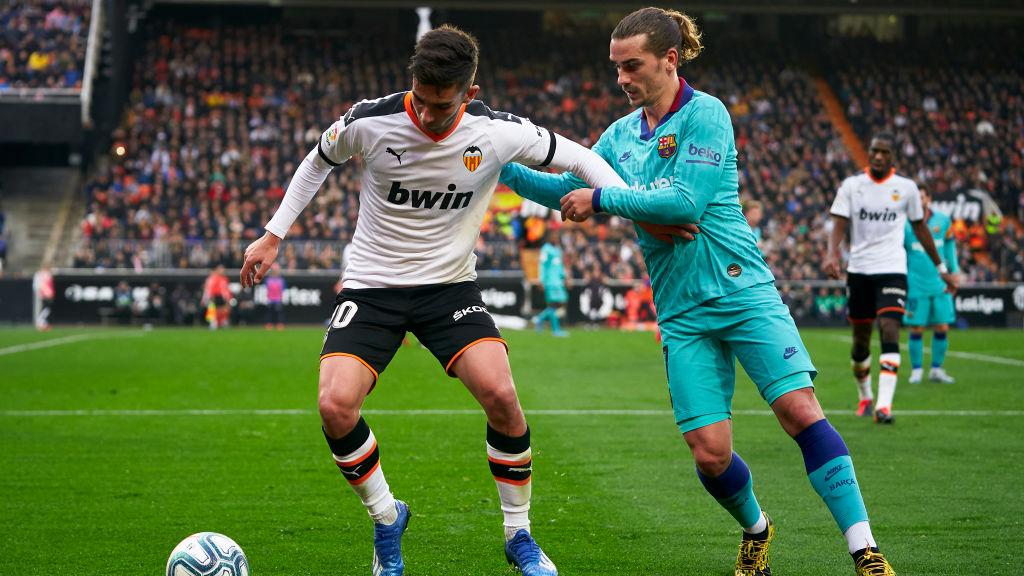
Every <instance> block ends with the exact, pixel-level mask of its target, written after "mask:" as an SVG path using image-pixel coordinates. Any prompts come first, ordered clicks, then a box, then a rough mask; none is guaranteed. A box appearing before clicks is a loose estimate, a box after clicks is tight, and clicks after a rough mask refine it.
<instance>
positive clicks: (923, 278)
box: [903, 211, 960, 298]
mask: <svg viewBox="0 0 1024 576" xmlns="http://www.w3.org/2000/svg"><path fill="white" fill-rule="evenodd" d="M952 228H953V221H952V220H951V219H950V218H949V216H947V215H946V214H943V213H942V212H935V211H932V213H931V217H929V218H928V231H929V232H931V234H932V239H933V240H934V241H935V249H936V250H937V251H938V253H939V256H942V261H943V262H945V263H946V267H947V268H949V271H950V272H959V271H960V266H959V264H958V263H957V257H956V239H955V238H953V230H952ZM903 238H904V239H903V245H904V247H905V248H906V249H907V297H908V298H916V297H919V296H934V295H936V294H942V293H943V292H945V291H946V283H945V282H943V281H942V277H941V276H939V271H938V269H936V268H935V264H934V263H933V262H932V259H931V258H930V257H929V256H928V253H927V252H925V251H924V248H923V247H922V246H921V243H920V242H918V240H917V237H916V236H914V230H913V229H912V228H911V227H910V223H909V222H908V223H907V225H906V227H905V228H904V231H903Z"/></svg>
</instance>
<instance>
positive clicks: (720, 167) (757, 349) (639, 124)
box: [502, 8, 894, 576]
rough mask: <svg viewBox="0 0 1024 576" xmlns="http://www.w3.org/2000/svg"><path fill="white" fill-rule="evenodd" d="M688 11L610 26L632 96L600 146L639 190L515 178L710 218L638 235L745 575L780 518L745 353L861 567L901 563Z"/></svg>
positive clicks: (511, 172) (696, 445) (521, 172)
mask: <svg viewBox="0 0 1024 576" xmlns="http://www.w3.org/2000/svg"><path fill="white" fill-rule="evenodd" d="M701 48H702V46H701V44H700V33H699V32H698V31H697V28H696V26H695V25H694V24H693V22H692V20H690V19H689V17H687V16H685V15H683V14H680V13H678V12H675V11H667V10H662V9H660V8H644V9H642V10H638V11H636V12H633V13H632V14H630V15H628V16H626V17H625V18H623V20H622V21H621V22H619V24H618V25H617V26H616V27H615V30H614V31H613V32H612V40H611V56H610V57H611V60H612V62H613V64H614V65H615V68H616V69H617V71H618V84H619V86H620V87H621V88H622V89H623V91H625V92H626V95H627V96H628V98H629V101H630V104H632V105H633V106H636V107H638V108H640V110H637V111H636V112H633V113H631V114H629V115H627V116H625V117H623V118H621V119H619V120H618V121H616V122H615V123H613V124H612V125H611V126H610V127H609V128H608V129H607V130H606V131H605V132H604V134H602V136H601V138H600V139H599V140H598V142H597V144H595V145H594V151H595V152H597V153H598V154H600V155H601V156H602V157H603V158H604V159H605V160H606V161H607V162H608V163H609V164H610V165H611V166H612V167H613V168H615V169H616V170H617V171H618V173H619V174H620V175H621V176H622V178H623V180H625V181H626V183H627V184H629V185H630V186H632V189H629V188H604V189H596V190H592V189H588V188H582V187H583V186H585V184H583V183H582V181H580V180H579V179H578V178H576V177H574V176H573V175H571V174H562V175H555V174H543V173H539V172H534V171H531V170H529V169H527V168H524V167H522V166H518V165H509V166H507V167H506V168H505V169H504V170H503V171H502V181H503V182H504V183H505V184H508V185H509V186H510V187H511V188H512V189H513V190H515V191H516V192H518V193H520V194H522V195H523V196H526V197H528V198H531V199H533V200H535V201H537V202H539V203H541V204H545V205H547V206H552V207H553V206H555V205H558V206H560V208H561V210H562V216H563V217H564V218H568V219H571V220H574V221H582V220H586V219H587V218H589V217H590V216H592V215H593V214H595V213H598V212H606V213H609V214H616V215H618V216H621V217H624V218H630V219H632V220H633V221H634V222H650V223H654V224H674V223H681V222H688V223H699V228H700V230H699V233H697V234H695V238H694V239H693V240H692V241H687V240H684V239H682V238H677V239H674V240H673V241H672V242H671V243H665V242H661V241H659V240H658V239H657V238H656V237H655V236H653V235H651V234H649V233H648V232H647V231H646V230H645V229H644V228H643V227H642V226H640V225H638V226H637V235H638V237H639V242H640V245H641V248H642V249H643V252H644V260H645V261H646V264H647V269H648V272H649V274H650V276H651V282H652V286H653V288H654V298H655V304H656V307H657V310H658V324H659V326H660V328H661V331H662V336H663V339H664V341H663V343H664V353H665V362H666V367H667V372H668V386H669V391H670V394H671V398H672V404H673V408H674V411H675V418H676V423H677V424H678V426H679V429H680V430H681V431H682V433H683V436H684V438H685V439H686V442H687V444H688V445H689V446H690V449H691V451H692V453H693V457H694V460H695V461H696V464H697V474H698V476H699V478H700V480H701V482H702V483H703V485H704V487H705V488H706V489H707V491H708V492H710V493H711V495H712V496H714V497H715V499H716V500H717V501H718V502H719V504H721V505H722V506H723V507H724V508H725V509H726V510H728V511H729V513H730V514H732V516H733V517H734V518H735V519H736V520H737V521H738V523H739V524H740V526H741V527H742V529H743V532H744V534H743V539H742V541H741V543H740V551H739V554H738V556H737V560H736V572H735V573H736V574H737V575H739V576H758V575H767V574H770V573H771V570H770V568H769V565H768V547H769V544H770V542H771V539H772V536H773V534H774V531H775V527H774V524H773V523H772V522H771V521H770V520H769V519H768V517H767V516H765V514H764V513H763V512H762V511H761V508H760V506H759V504H758V503H757V499H756V498H755V497H754V492H753V482H752V478H751V474H750V470H749V469H748V468H747V466H746V464H744V462H743V460H742V459H741V458H740V457H739V455H737V454H736V453H734V452H733V451H732V423H731V416H732V395H733V390H734V387H735V380H736V373H735V360H736V359H737V358H738V359H739V361H740V363H741V364H742V365H743V367H744V369H745V370H746V371H747V373H748V374H749V375H750V377H751V379H752V380H753V381H754V382H755V384H756V385H757V387H758V390H759V391H760V393H761V395H762V396H763V397H764V399H765V401H766V402H768V403H769V404H770V405H771V407H772V410H773V411H774V412H775V414H776V416H777V417H778V420H779V422H780V423H781V425H782V427H783V428H784V429H785V430H786V432H787V433H789V434H790V436H792V437H793V438H794V439H795V440H796V442H797V444H798V445H799V446H800V450H801V451H802V453H803V457H804V464H805V468H806V471H807V474H808V477H809V479H810V481H811V484H812V486H813V487H814V489H815V490H816V491H817V492H818V493H819V494H820V495H821V497H822V499H823V500H824V501H825V504H826V505H827V506H828V508H829V510H830V511H831V512H832V515H833V517H834V518H835V520H836V522H837V523H838V525H839V528H840V529H841V530H842V532H843V533H844V535H845V537H846V540H847V544H848V549H849V551H850V553H851V554H852V555H853V558H854V565H855V568H856V571H857V573H858V574H872V575H885V574H893V573H894V572H893V571H892V569H891V568H890V567H889V564H888V562H886V560H885V558H884V557H883V556H882V554H881V553H880V552H879V551H878V549H877V547H876V546H875V541H874V538H873V536H872V534H871V529H870V526H869V524H868V515H867V511H866V509H865V507H864V501H863V499H862V497H861V493H860V486H859V485H858V483H857V479H856V475H855V474H854V468H853V461H852V460H851V459H850V455H849V452H848V450H847V448H846V445H845V443H844V442H843V440H842V438H841V437H840V436H839V433H838V432H836V430H835V429H834V428H833V427H832V426H831V425H830V424H829V422H828V421H827V420H826V419H825V416H824V414H823V413H822V410H821V407H820V406H819V404H818V401H817V399H816V398H815V396H814V389H813V385H812V383H811V380H812V378H813V377H814V376H815V374H816V372H815V368H814V365H813V364H812V363H811V360H810V358H809V357H808V354H807V350H806V348H805V347H804V344H803V342H802V341H801V339H800V334H799V333H798V332H797V329H796V326H795V324H794V323H793V319H792V316H790V314H789V309H788V308H787V307H786V305H785V304H783V303H782V300H781V299H780V298H779V294H778V291H777V290H776V289H775V286H774V278H773V276H772V274H771V271H770V270H769V269H768V267H767V265H766V264H765V262H764V260H763V259H762V257H761V255H760V252H758V249H757V245H756V243H755V240H754V236H753V234H752V233H751V231H750V227H749V226H748V225H747V222H746V220H745V219H744V217H743V213H742V211H741V209H740V204H739V196H738V174H737V170H736V146H735V142H734V138H733V131H732V123H731V120H730V118H729V113H728V112H727V110H726V108H725V106H724V105H723V104H722V103H721V101H719V100H718V99H717V98H714V97H712V96H710V95H708V94H705V93H703V92H700V91H697V90H694V89H693V88H692V87H691V86H689V85H688V84H687V83H686V81H685V80H684V79H683V78H680V77H679V76H678V75H677V68H678V66H679V65H680V64H681V63H682V62H683V61H689V60H692V59H694V58H696V57H697V55H698V54H699V52H700V50H701Z"/></svg>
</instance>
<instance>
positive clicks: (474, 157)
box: [462, 146, 484, 172]
mask: <svg viewBox="0 0 1024 576" xmlns="http://www.w3.org/2000/svg"><path fill="white" fill-rule="evenodd" d="M483 161H484V153H483V152H481V151H480V149H479V148H477V147H476V146H470V147H469V148H466V151H465V152H463V153H462V163H463V164H465V165H466V168H467V169H468V170H469V171H470V172H476V169H477V168H479V167H480V163H481V162H483Z"/></svg>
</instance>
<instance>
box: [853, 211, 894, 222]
mask: <svg viewBox="0 0 1024 576" xmlns="http://www.w3.org/2000/svg"><path fill="white" fill-rule="evenodd" d="M898 217H899V213H898V212H894V211H892V210H889V209H888V208H886V209H885V210H883V211H882V212H873V211H872V212H869V211H868V210H866V209H864V208H861V209H860V219H861V220H876V221H881V222H895V221H896V218H898Z"/></svg>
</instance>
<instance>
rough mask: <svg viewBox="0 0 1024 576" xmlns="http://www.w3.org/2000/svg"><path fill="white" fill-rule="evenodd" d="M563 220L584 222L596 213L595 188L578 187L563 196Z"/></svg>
mask: <svg viewBox="0 0 1024 576" xmlns="http://www.w3.org/2000/svg"><path fill="white" fill-rule="evenodd" d="M561 203H562V220H572V221H573V222H583V221H584V220H586V219H587V218H590V217H591V216H593V215H594V189H593V188H577V189H576V190H573V191H572V192H569V193H568V194H566V195H565V196H562V200H561Z"/></svg>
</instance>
